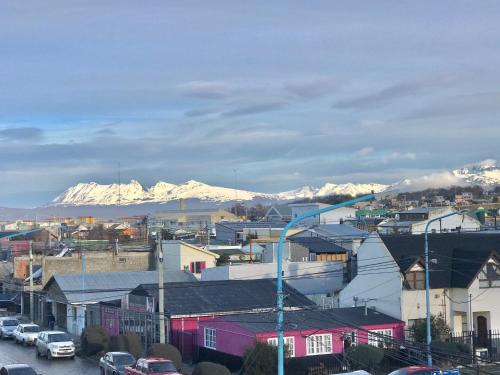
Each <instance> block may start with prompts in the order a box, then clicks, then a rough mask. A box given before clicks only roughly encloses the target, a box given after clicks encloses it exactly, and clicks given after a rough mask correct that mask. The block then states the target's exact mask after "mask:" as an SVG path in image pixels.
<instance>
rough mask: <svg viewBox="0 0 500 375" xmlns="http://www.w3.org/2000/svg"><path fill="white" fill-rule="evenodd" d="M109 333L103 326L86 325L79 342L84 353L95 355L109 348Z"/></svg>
mask: <svg viewBox="0 0 500 375" xmlns="http://www.w3.org/2000/svg"><path fill="white" fill-rule="evenodd" d="M109 340H110V339H109V335H108V333H107V332H106V331H105V330H104V328H102V327H99V326H96V327H88V328H85V330H84V331H83V332H82V334H81V336H80V342H81V347H82V352H83V353H84V354H85V355H89V356H91V355H95V354H99V353H103V352H106V351H107V350H108V348H109Z"/></svg>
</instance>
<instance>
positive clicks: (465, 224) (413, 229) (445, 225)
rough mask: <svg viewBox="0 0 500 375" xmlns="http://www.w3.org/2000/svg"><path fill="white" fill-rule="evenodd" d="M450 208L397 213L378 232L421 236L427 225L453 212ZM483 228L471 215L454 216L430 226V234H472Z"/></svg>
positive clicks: (419, 209)
mask: <svg viewBox="0 0 500 375" xmlns="http://www.w3.org/2000/svg"><path fill="white" fill-rule="evenodd" d="M453 211H454V210H453V209H452V208H450V207H442V208H441V207H440V208H437V207H432V208H426V207H419V208H414V209H412V210H408V211H400V212H395V213H394V217H392V218H389V219H386V220H384V221H382V222H381V223H380V224H379V225H378V227H377V230H378V232H379V233H380V234H383V235H389V234H402V233H403V234H404V233H411V234H421V233H424V231H425V227H426V226H427V223H428V222H429V221H430V220H432V219H433V218H436V217H438V216H442V215H446V214H448V213H451V212H453ZM480 228H481V223H480V222H479V220H478V219H477V218H475V217H473V216H470V215H467V214H465V215H452V216H448V217H445V218H443V219H440V220H437V221H434V222H433V223H431V225H430V226H429V232H434V233H447V232H459V231H463V232H471V231H478V230H480Z"/></svg>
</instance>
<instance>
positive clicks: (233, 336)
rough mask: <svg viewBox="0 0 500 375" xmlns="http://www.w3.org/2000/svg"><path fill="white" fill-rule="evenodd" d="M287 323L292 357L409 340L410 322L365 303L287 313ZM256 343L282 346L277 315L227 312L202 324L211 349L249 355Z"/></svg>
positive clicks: (202, 337) (202, 338) (201, 335)
mask: <svg viewBox="0 0 500 375" xmlns="http://www.w3.org/2000/svg"><path fill="white" fill-rule="evenodd" d="M284 321H285V322H286V330H285V333H284V337H285V345H286V346H287V348H286V349H287V351H286V355H287V356H288V357H306V356H315V355H328V354H334V353H343V352H344V350H345V349H346V348H348V347H350V346H351V345H358V344H369V345H374V346H380V345H384V343H385V342H386V339H384V337H387V339H388V337H391V338H394V339H403V338H404V322H402V321H400V320H398V319H396V318H393V317H390V316H388V315H386V314H382V313H380V312H377V311H375V310H372V309H365V308H363V307H354V308H342V309H333V310H310V309H308V310H296V311H287V312H285V313H284ZM382 336H383V337H382ZM389 341H390V339H389ZM256 342H264V343H268V344H270V345H275V346H276V345H277V335H276V322H275V319H274V316H272V315H270V314H268V313H257V314H237V315H225V316H220V317H217V318H215V319H212V320H205V321H201V322H200V323H199V328H198V345H199V346H200V347H201V348H204V349H206V350H210V351H217V352H221V353H225V354H229V355H233V356H237V357H243V356H244V353H245V351H246V350H247V349H248V348H250V347H251V346H253V345H254V344H255V343H256Z"/></svg>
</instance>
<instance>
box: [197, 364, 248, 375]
mask: <svg viewBox="0 0 500 375" xmlns="http://www.w3.org/2000/svg"><path fill="white" fill-rule="evenodd" d="M245 374H247V373H245ZM192 375H231V372H230V371H229V370H228V369H227V368H226V367H224V366H222V365H219V364H217V363H212V362H200V363H198V364H197V365H196V366H195V368H194V370H193V373H192Z"/></svg>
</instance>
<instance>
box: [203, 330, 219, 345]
mask: <svg viewBox="0 0 500 375" xmlns="http://www.w3.org/2000/svg"><path fill="white" fill-rule="evenodd" d="M203 344H204V346H205V348H208V349H214V350H216V349H217V330H216V329H215V328H207V327H205V328H204V329H203Z"/></svg>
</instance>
